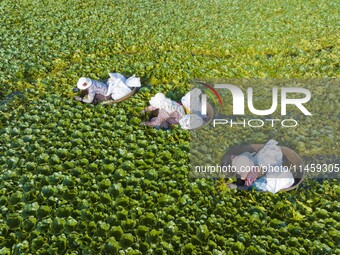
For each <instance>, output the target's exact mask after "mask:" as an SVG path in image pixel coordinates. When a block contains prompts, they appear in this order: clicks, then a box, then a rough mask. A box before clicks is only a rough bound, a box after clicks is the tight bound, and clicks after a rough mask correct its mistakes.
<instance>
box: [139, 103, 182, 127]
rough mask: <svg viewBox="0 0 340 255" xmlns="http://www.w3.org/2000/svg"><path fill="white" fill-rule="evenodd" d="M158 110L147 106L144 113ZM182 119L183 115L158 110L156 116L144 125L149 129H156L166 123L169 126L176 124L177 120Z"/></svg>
mask: <svg viewBox="0 0 340 255" xmlns="http://www.w3.org/2000/svg"><path fill="white" fill-rule="evenodd" d="M156 109H159V108H156V107H153V106H149V107H147V108H146V109H145V111H153V110H156ZM181 118H183V114H181V113H180V112H179V111H173V112H172V113H168V112H167V111H165V110H164V109H162V108H160V109H159V113H158V116H157V117H155V118H152V120H151V121H147V122H146V123H145V124H146V125H148V126H150V127H156V126H160V125H162V124H164V123H165V122H168V123H169V124H178V123H179V120H180V119H181Z"/></svg>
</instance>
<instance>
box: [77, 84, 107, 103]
mask: <svg viewBox="0 0 340 255" xmlns="http://www.w3.org/2000/svg"><path fill="white" fill-rule="evenodd" d="M107 90H108V85H107V84H106V83H104V82H102V81H95V80H92V85H91V86H90V87H89V88H88V92H89V93H88V95H87V98H85V99H83V102H85V103H92V101H93V99H94V97H95V96H96V94H100V95H103V96H105V95H106V93H107Z"/></svg>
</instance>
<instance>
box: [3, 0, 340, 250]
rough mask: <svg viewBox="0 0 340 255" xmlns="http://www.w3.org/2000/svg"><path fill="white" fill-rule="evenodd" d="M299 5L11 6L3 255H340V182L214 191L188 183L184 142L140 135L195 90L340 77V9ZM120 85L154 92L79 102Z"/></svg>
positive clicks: (237, 138) (7, 7)
mask: <svg viewBox="0 0 340 255" xmlns="http://www.w3.org/2000/svg"><path fill="white" fill-rule="evenodd" d="M286 2H287V1H283V2H282V1H266V3H263V1H251V2H250V1H227V0H221V1H182V0H180V1H167V2H166V5H164V3H163V1H156V0H154V1H123V2H119V1H111V0H110V1H109V0H100V1H94V0H90V1H85V2H84V1H79V0H71V1H54V2H53V3H52V2H48V1H40V0H33V1H20V2H18V1H2V2H1V3H0V14H1V15H0V31H1V35H2V37H1V38H2V40H1V47H0V57H1V60H2V61H1V63H0V84H1V86H0V135H1V139H0V209H1V210H0V211H1V213H0V254H3V255H7V254H79V252H81V253H82V254H165V253H167V254H176V253H180V252H181V253H183V254H311V253H312V254H339V252H340V251H339V248H338V247H339V245H340V239H339V223H338V222H339V221H340V212H339V211H340V203H339V201H338V198H339V195H340V185H339V181H324V182H323V183H318V182H316V181H312V180H310V181H306V182H305V186H304V187H303V188H302V189H300V190H299V191H293V192H290V193H281V194H276V195H271V194H262V193H256V192H237V193H236V192H234V191H231V190H228V189H225V186H224V185H223V184H221V185H217V186H218V187H217V188H219V191H217V190H216V189H215V187H214V185H213V181H212V180H208V179H197V180H195V179H189V178H188V171H189V168H188V163H189V156H188V153H189V151H190V148H189V133H188V132H187V131H184V130H181V129H179V128H176V127H174V128H172V129H171V130H168V131H164V130H155V129H148V128H144V127H141V126H140V122H141V118H140V116H139V112H140V110H141V109H143V108H144V107H145V106H146V105H147V102H148V100H149V99H150V97H151V96H152V95H154V94H155V93H156V92H164V93H167V95H168V96H169V97H171V98H173V99H176V100H178V99H179V98H181V96H182V95H183V94H184V93H185V92H186V91H187V90H188V87H189V81H190V79H191V78H196V77H213V78H244V77H279V78H283V77H301V78H310V77H325V76H326V77H334V76H337V75H338V73H337V72H338V63H337V60H338V56H339V47H338V44H337V30H336V24H337V16H338V13H337V10H338V4H337V3H336V2H335V1H324V0H322V1H318V4H317V5H315V3H314V2H306V1H298V2H296V3H295V2H292V1H290V2H289V3H288V2H287V3H286ZM235 14H237V15H235ZM109 71H110V72H111V71H117V72H121V73H123V74H125V75H127V76H129V75H132V74H136V76H140V77H141V78H142V82H143V87H142V88H141V89H140V91H139V93H137V94H136V95H135V96H134V97H132V98H130V99H129V100H127V101H124V102H122V103H119V104H117V105H112V106H110V107H106V108H105V107H102V106H96V107H94V106H93V105H83V104H80V103H78V102H75V101H73V100H72V98H71V96H73V94H71V88H72V87H74V85H75V83H76V81H77V79H78V78H79V77H80V76H89V77H91V78H94V79H104V78H107V73H108V72H109ZM17 91H22V92H17ZM321 92H322V91H321ZM321 94H322V93H321ZM330 96H331V97H335V96H336V95H330ZM313 107H316V108H317V107H319V104H315V106H313ZM327 107H329V109H330V110H332V111H333V110H334V112H335V110H337V108H336V107H337V105H328V106H327ZM310 128H311V129H313V127H312V123H310ZM315 132H316V131H315ZM315 132H314V133H313V135H315V137H317V136H318V134H319V133H318V132H319V131H317V132H316V133H315ZM320 132H321V133H322V134H323V135H324V139H325V141H326V142H327V143H326V144H332V143H331V142H330V140H331V138H330V136H329V134H330V132H331V130H328V129H321V130H320ZM284 135H285V137H288V135H287V134H284ZM246 136H247V134H242V132H240V134H237V135H236V134H230V139H228V140H227V141H226V143H228V144H226V146H227V145H228V146H229V145H232V144H239V143H240V142H241V140H242V139H243V138H242V137H246ZM254 137H255V138H254V139H256V140H261V141H262V140H263V139H264V137H262V136H260V135H258V134H254ZM288 138H289V137H288ZM288 138H287V139H288ZM216 139H217V138H216ZM305 144H306V137H304V134H303V133H301V135H300V136H299V137H298V140H297V141H294V145H295V146H296V147H297V148H298V149H301V150H304V149H305ZM312 146H314V147H316V145H315V144H312ZM314 147H313V148H314ZM207 149H209V148H207ZM317 149H320V150H322V149H327V150H336V149H337V148H335V147H332V146H330V147H329V148H325V147H320V148H315V150H317Z"/></svg>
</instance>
